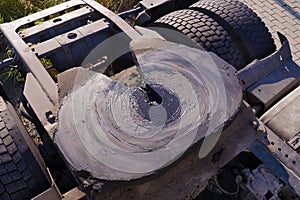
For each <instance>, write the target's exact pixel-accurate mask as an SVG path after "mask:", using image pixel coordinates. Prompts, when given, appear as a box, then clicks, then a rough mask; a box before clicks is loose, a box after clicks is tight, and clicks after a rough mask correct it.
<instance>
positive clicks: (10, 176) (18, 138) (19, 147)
mask: <svg viewBox="0 0 300 200" xmlns="http://www.w3.org/2000/svg"><path fill="white" fill-rule="evenodd" d="M24 132H25V134H27V132H26V130H25V127H24V126H23V124H22V122H21V121H20V119H19V118H18V116H17V114H16V112H15V110H14V108H13V107H12V105H10V104H9V103H8V102H7V101H5V100H4V99H3V98H2V96H0V199H1V200H6V199H7V200H13V199H31V198H32V197H34V196H36V195H37V194H39V193H41V192H43V191H45V190H46V189H47V188H49V187H50V185H49V183H48V181H47V178H46V176H45V175H44V173H43V172H42V170H41V168H40V166H39V164H38V162H37V160H36V158H35V157H34V155H33V150H32V148H33V147H29V145H30V144H29V143H30V142H28V138H27V139H25V137H24V135H23V134H22V133H24ZM28 137H29V135H28ZM29 140H30V138H29ZM31 142H32V141H31ZM32 145H33V144H32ZM34 147H35V146H34Z"/></svg>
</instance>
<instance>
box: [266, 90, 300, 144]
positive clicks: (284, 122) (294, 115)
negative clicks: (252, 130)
mask: <svg viewBox="0 0 300 200" xmlns="http://www.w3.org/2000/svg"><path fill="white" fill-rule="evenodd" d="M299 104H300V87H297V88H296V89H295V90H294V91H293V92H291V93H290V94H289V95H287V96H286V97H285V98H283V99H282V100H281V101H280V102H278V103H277V104H276V105H275V106H273V107H272V108H271V109H270V110H269V111H268V112H266V113H265V114H264V115H263V116H262V117H261V120H262V121H263V122H264V123H265V124H266V126H268V127H269V128H270V129H271V130H272V131H273V132H275V133H276V134H277V135H278V136H279V137H281V138H283V139H285V140H286V141H289V140H291V139H292V138H293V137H294V136H295V135H297V134H298V133H300V107H299Z"/></svg>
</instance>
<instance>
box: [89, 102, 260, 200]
mask: <svg viewBox="0 0 300 200" xmlns="http://www.w3.org/2000/svg"><path fill="white" fill-rule="evenodd" d="M253 120H256V118H255V116H254V115H253V112H252V110H251V108H250V107H247V106H246V105H245V104H243V105H242V106H241V108H240V110H239V112H238V114H237V116H236V117H235V119H234V120H233V122H232V124H231V125H230V126H228V127H227V128H226V129H225V130H223V133H222V136H221V137H220V140H219V141H218V143H217V145H216V146H215V147H214V149H213V150H212V152H210V153H209V154H208V155H207V156H206V157H205V158H203V159H200V158H199V149H200V146H195V147H194V148H192V149H191V152H190V153H189V154H188V155H186V156H184V158H183V159H181V160H180V161H178V162H177V163H175V164H174V165H173V166H171V167H169V168H168V170H165V171H164V172H162V173H160V174H158V175H156V176H154V177H153V178H150V179H147V178H146V179H145V180H143V179H142V180H140V182H133V183H131V184H130V185H122V184H120V185H119V187H117V188H115V189H113V190H109V189H107V190H108V191H105V187H104V188H103V191H102V192H100V193H99V194H95V196H92V197H94V198H95V199H123V200H129V199H130V200H132V199H133V200H140V199H143V200H144V199H145V200H150V199H174V200H180V199H193V197H196V196H197V194H199V192H201V191H202V190H204V188H205V187H206V185H207V181H208V179H209V178H211V176H213V175H215V174H216V173H217V172H218V171H219V169H220V167H222V166H224V165H225V164H227V163H228V162H229V161H230V160H232V159H233V158H234V157H235V156H237V155H238V154H239V153H240V152H242V151H245V150H247V149H248V147H250V146H251V144H252V143H253V142H254V141H255V140H256V139H257V133H256V127H253V126H251V123H250V122H251V121H253ZM175 191H176V192H175Z"/></svg>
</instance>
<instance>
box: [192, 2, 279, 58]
mask: <svg viewBox="0 0 300 200" xmlns="http://www.w3.org/2000/svg"><path fill="white" fill-rule="evenodd" d="M190 9H194V10H197V11H200V12H202V13H204V14H206V15H208V16H210V17H211V18H213V19H214V20H216V21H217V22H218V23H219V24H220V25H221V26H222V27H223V28H224V29H225V30H227V32H228V33H229V34H230V35H231V36H232V37H234V38H236V39H237V40H239V41H241V42H242V44H243V46H244V47H245V50H246V53H247V58H246V62H247V63H250V62H251V61H253V60H254V59H261V58H264V57H266V56H268V55H270V54H271V53H273V52H274V51H275V50H276V46H275V44H274V40H273V38H272V36H271V34H270V32H269V30H268V28H267V27H266V26H265V24H264V22H263V21H262V20H261V19H260V17H258V16H257V14H256V13H254V12H253V11H252V10H251V9H250V8H249V7H248V6H246V5H245V4H243V3H242V2H240V1H238V0H201V1H198V2H197V3H195V4H193V5H191V6H190Z"/></svg>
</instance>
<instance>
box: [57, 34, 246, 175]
mask: <svg viewBox="0 0 300 200" xmlns="http://www.w3.org/2000/svg"><path fill="white" fill-rule="evenodd" d="M143 41H144V40H143ZM158 41H159V42H162V41H161V40H153V39H152V40H151V41H148V43H147V44H148V45H149V44H152V45H154V46H152V47H151V48H150V47H149V46H147V45H146V48H145V45H144V44H143V45H141V48H143V47H144V49H142V50H141V52H143V53H137V52H135V53H136V57H137V60H138V62H139V64H140V65H141V67H142V68H143V74H144V76H145V78H146V80H147V81H148V82H149V84H150V85H151V86H152V87H153V88H154V89H155V90H156V91H157V92H158V93H159V94H160V95H162V97H163V98H165V100H163V103H162V104H161V105H157V106H152V107H151V106H149V105H148V104H147V103H145V102H144V100H143V98H144V97H143V92H141V91H140V89H139V88H132V87H128V86H126V85H124V84H122V83H121V81H120V80H118V82H117V81H114V80H112V79H110V78H108V77H106V76H104V75H103V74H99V73H95V72H94V73H92V72H91V71H88V73H87V74H88V76H86V70H81V71H80V73H79V74H78V73H77V81H78V80H81V79H82V77H80V76H83V77H84V78H83V79H84V81H81V82H80V83H79V82H76V81H75V86H74V87H73V92H72V93H71V94H70V95H69V96H67V97H65V98H64V100H63V102H62V106H61V110H60V114H59V128H58V132H57V133H56V135H55V138H54V141H55V143H56V144H57V146H58V147H59V149H60V150H61V152H62V153H63V155H64V157H65V159H66V160H67V161H68V163H69V164H70V165H71V167H72V169H74V171H81V170H84V171H87V172H90V173H91V175H93V176H94V177H96V178H100V179H106V180H131V179H136V178H140V177H143V176H145V175H149V174H152V173H154V172H155V171H157V170H158V169H161V168H164V167H166V166H168V165H169V164H170V163H172V162H173V161H175V160H176V159H177V158H178V157H180V156H181V154H182V153H184V152H185V151H186V150H187V149H188V148H189V147H190V146H191V145H192V144H194V143H196V142H198V141H199V140H200V139H201V138H203V137H204V136H205V135H206V134H208V133H207V132H209V131H214V130H216V129H217V128H218V127H220V126H222V125H223V124H224V123H225V122H227V121H228V120H230V119H231V118H232V117H233V116H234V115H235V113H236V112H237V110H238V107H239V106H240V103H241V97H242V91H241V86H240V85H239V81H238V79H237V78H236V76H235V70H234V68H233V67H232V66H230V65H228V64H227V63H225V62H224V61H223V60H221V59H220V58H218V57H217V56H215V55H214V54H210V53H207V52H203V51H200V50H196V49H191V48H188V47H185V46H182V45H175V46H174V44H172V45H170V44H169V43H168V42H163V45H162V46H160V43H158ZM184 52H185V53H184ZM178 55H181V57H178ZM174 59H175V60H176V62H174ZM185 59H188V60H189V59H190V60H189V61H191V60H192V61H194V62H196V63H193V64H194V66H193V64H191V63H189V62H188V61H186V60H185ZM195 66H197V67H199V69H200V71H197V69H195ZM213 66H215V67H213ZM214 68H215V69H216V70H213V69H214ZM201 70H202V71H201ZM88 78H89V79H88ZM170 98H171V99H172V100H171V101H170V100H169V99H170ZM169 101H170V102H169ZM168 102H169V103H168ZM164 117H165V118H164ZM70 142H71V143H72V144H71V143H70Z"/></svg>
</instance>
